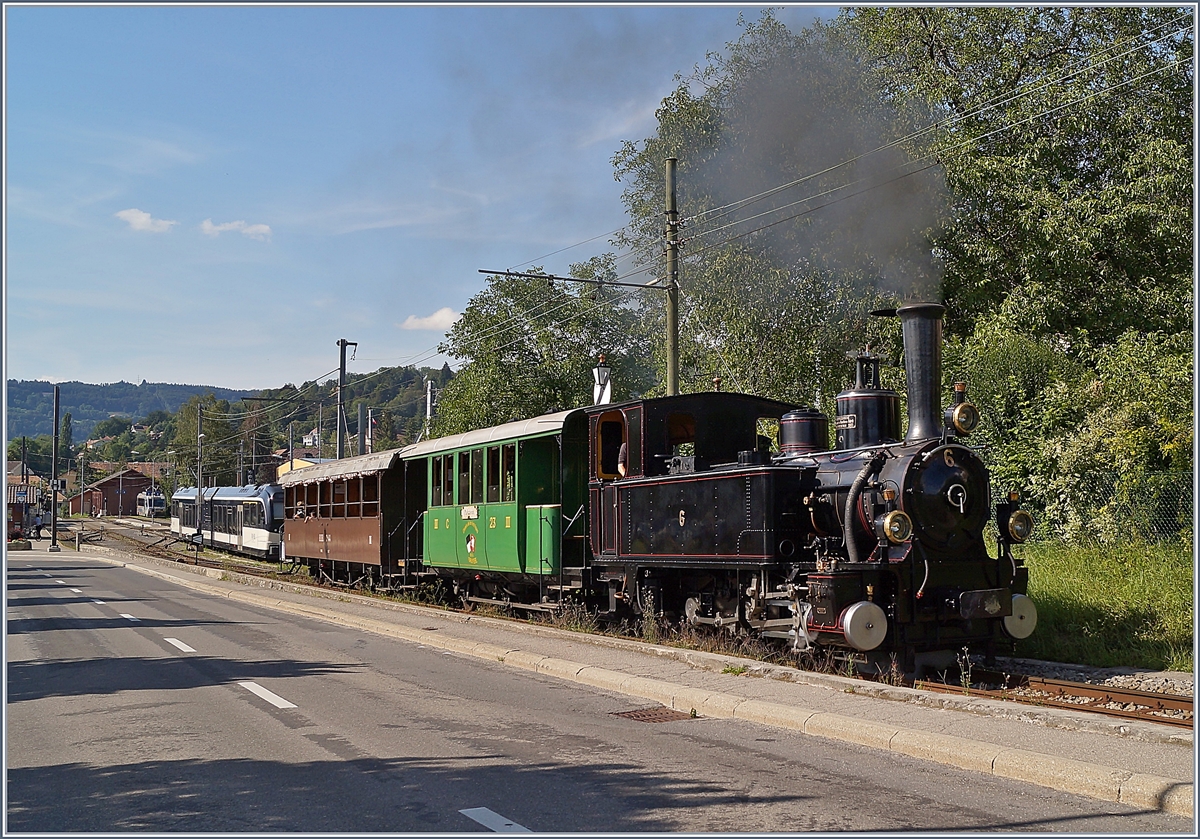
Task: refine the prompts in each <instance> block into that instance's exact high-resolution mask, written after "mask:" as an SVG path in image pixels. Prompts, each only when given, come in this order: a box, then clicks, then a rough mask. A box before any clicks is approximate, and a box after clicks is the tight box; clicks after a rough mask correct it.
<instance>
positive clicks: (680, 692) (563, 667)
mask: <svg viewBox="0 0 1200 839" xmlns="http://www.w3.org/2000/svg"><path fill="white" fill-rule="evenodd" d="M91 558H93V559H96V560H98V561H101V562H105V563H109V564H112V565H117V566H121V567H124V568H128V569H130V570H133V571H138V572H141V573H145V574H149V575H151V576H154V577H159V578H161V579H169V580H171V581H172V582H174V583H177V584H179V585H182V586H184V587H185V588H190V589H193V590H196V591H203V592H205V593H209V594H217V595H220V596H224V597H229V598H230V599H233V600H238V601H241V602H245V603H251V604H254V605H258V606H262V607H266V608H268V609H274V610H276V611H281V612H287V613H289V614H294V615H299V616H302V617H308V618H313V619H317V620H324V621H328V622H331V623H336V624H339V625H342V626H350V627H353V628H356V629H361V630H363V631H367V632H372V633H375V634H378V635H384V636H389V637H394V638H400V639H403V640H407V641H410V642H413V643H416V644H421V645H424V646H428V647H434V648H437V649H442V650H446V651H448V652H453V653H457V654H459V655H465V656H470V657H472V658H478V659H482V660H490V661H494V662H497V663H500V664H503V665H505V666H510V667H515V668H517V669H521V670H526V671H530V672H534V673H540V674H542V675H546V676H551V677H553V678H558V679H563V680H566V681H571V682H575V683H578V684H584V685H588V686H589V687H596V688H600V689H602V690H608V691H612V692H614V693H621V694H624V695H627V696H635V697H638V698H640V699H647V700H652V701H655V702H658V703H660V704H662V705H664V706H666V707H668V708H674V709H676V710H680V711H684V712H690V711H692V710H695V711H696V713H697V714H698V715H699V716H704V717H710V718H714V719H738V720H745V721H747V722H754V723H758V724H762V725H770V726H776V727H780V728H786V729H789V730H792V731H798V732H801V733H803V734H805V735H809V736H816V737H824V738H826V739H830V740H837V741H840V742H846V743H854V744H856V745H860V746H866V747H868V748H875V749H882V750H885V751H894V752H896V753H898V754H904V755H907V756H909V757H913V758H916V759H918V760H929V761H932V762H935V763H941V764H947V765H951V766H955V767H957V768H959V769H965V770H967V771H974V772H980V773H982V774H987V775H992V776H994V777H999V778H1007V779H1010V780H1014V781H1023V782H1026V783H1032V784H1036V785H1038V786H1042V787H1048V788H1050V789H1055V790H1059V791H1061V792H1068V793H1073V794H1076V795H1083V796H1087V797H1089V798H1096V799H1100V800H1103V801H1111V802H1117V803H1122V804H1127V805H1130V806H1135V807H1142V808H1147V809H1155V810H1161V811H1163V812H1167V813H1171V814H1173V815H1177V816H1183V817H1185V818H1192V817H1193V814H1194V811H1195V807H1194V797H1195V788H1194V784H1193V783H1190V782H1186V781H1180V780H1177V779H1174V778H1165V777H1159V776H1155V775H1147V774H1134V773H1131V772H1128V771H1126V770H1122V769H1116V768H1113V767H1111V766H1104V765H1102V764H1096V763H1086V762H1083V761H1077V760H1070V759H1067V758H1060V757H1056V756H1053V755H1047V754H1041V753H1038V752H1031V751H1026V750H1024V749H1011V748H1007V747H1003V746H997V745H995V744H991V743H987V742H984V741H977V740H968V739H964V738H960V737H952V736H949V735H944V734H938V733H933V732H927V731H921V730H919V729H907V728H900V727H894V726H890V725H882V724H880V723H875V722H871V721H868V720H862V719H858V718H855V717H848V716H845V715H842V714H834V713H829V712H818V711H813V710H809V709H805V708H797V707H792V706H787V705H780V704H778V703H773V702H765V701H762V700H756V699H747V698H745V697H741V696H737V695H735V694H727V693H722V692H719V691H710V690H705V689H702V688H692V687H684V686H679V685H674V684H671V683H668V682H664V681H660V680H658V679H651V678H648V677H645V676H634V675H630V674H627V673H620V672H617V671H613V670H606V669H604V668H601V667H596V666H594V665H588V664H583V663H580V662H575V661H569V660H567V659H558V658H552V657H547V656H543V655H539V654H534V653H529V652H525V651H523V650H520V649H507V648H506V647H499V646H496V645H492V644H481V643H479V642H475V641H465V640H462V639H458V638H453V637H451V636H447V635H441V634H439V632H438V631H437V630H436V629H434V630H425V629H421V630H413V629H408V628H407V627H400V626H396V625H395V624H389V623H387V622H385V621H379V620H375V619H371V618H360V617H357V616H352V615H346V614H343V613H339V612H337V611H335V610H334V609H331V608H326V607H323V606H320V605H318V604H316V603H313V604H297V603H292V602H289V601H284V600H281V599H278V598H274V597H271V596H270V595H267V594H258V593H256V592H253V591H237V590H232V591H231V590H226V589H221V588H218V587H215V586H211V585H208V584H207V583H206V582H204V581H202V580H200V579H197V580H189V579H186V578H183V577H179V576H177V575H176V574H171V573H167V572H165V571H159V570H157V569H153V568H147V567H145V566H142V565H136V564H133V563H128V562H125V561H123V560H120V559H110V558H108V557H105V556H93V557H91ZM204 576H205V577H208V578H213V579H222V580H227V581H228V580H230V579H231V578H230V575H229V573H228V572H222V571H218V570H216V569H204Z"/></svg>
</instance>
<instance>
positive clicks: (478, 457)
mask: <svg viewBox="0 0 1200 839" xmlns="http://www.w3.org/2000/svg"><path fill="white" fill-rule="evenodd" d="M482 501H483V449H475V451H473V452H471V503H472V504H479V503H481V502H482Z"/></svg>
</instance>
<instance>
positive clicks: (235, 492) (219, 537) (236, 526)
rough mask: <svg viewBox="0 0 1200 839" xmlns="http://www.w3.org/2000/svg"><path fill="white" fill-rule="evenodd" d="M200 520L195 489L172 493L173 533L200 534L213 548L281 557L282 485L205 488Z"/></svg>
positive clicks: (268, 558) (266, 556)
mask: <svg viewBox="0 0 1200 839" xmlns="http://www.w3.org/2000/svg"><path fill="white" fill-rule="evenodd" d="M200 502H201V503H200V509H199V520H197V508H196V506H197V505H196V488H195V487H184V488H183V489H180V490H178V491H177V492H176V493H175V494H174V495H172V496H171V532H172V533H174V534H176V535H177V536H181V537H183V538H186V539H191V538H193V537H194V536H195V535H196V534H197V533H200V534H201V535H202V537H203V539H204V544H205V545H207V546H209V547H212V548H220V549H221V550H226V551H231V552H233V553H240V554H247V555H248V556H254V557H259V558H261V559H267V560H272V561H274V560H277V559H279V545H280V538H281V537H280V534H281V531H282V530H283V488H282V487H280V486H279V485H278V484H262V485H260V486H253V485H250V486H244V487H205V488H204V494H203V496H201V499H200Z"/></svg>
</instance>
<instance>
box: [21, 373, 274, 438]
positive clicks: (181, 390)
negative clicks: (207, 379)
mask: <svg viewBox="0 0 1200 839" xmlns="http://www.w3.org/2000/svg"><path fill="white" fill-rule="evenodd" d="M58 389H59V413H60V414H66V413H70V414H71V424H72V428H73V431H74V437H75V439H76V440H83V439H85V438H86V437H87V436H88V434H89V433H90V432H91V430H92V428H93V426H95V424H96V423H98V422H100V421H101V420H105V419H108V418H109V417H111V416H123V417H129V418H130V419H131V420H133V419H140V418H141V417H144V416H146V415H147V414H149V413H150V412H151V411H168V412H170V413H172V414H173V413H175V412H176V411H178V410H179V406H180V405H182V404H183V403H184V402H187V401H188V399H190V398H192V397H193V396H195V395H197V394H205V393H212V394H213V395H215V396H216V397H217V398H218V399H228V400H229V401H230V402H236V401H237V400H239V399H241V398H242V397H244V396H253V395H254V394H255V393H256V392H257V391H253V390H230V389H229V388H223V387H211V386H209V385H181V384H165V383H161V382H142V383H141V384H140V385H135V384H131V383H129V382H115V383H113V384H103V385H92V384H86V383H84V382H60V383H59V385H58ZM7 425H8V439H9V440H12V439H14V438H18V437H21V436H26V437H36V436H38V435H39V434H52V433H53V432H54V384H53V383H52V382H42V381H32V382H31V381H19V380H16V379H9V380H8V423H7Z"/></svg>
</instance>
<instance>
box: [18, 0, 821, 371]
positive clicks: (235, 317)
mask: <svg viewBox="0 0 1200 839" xmlns="http://www.w3.org/2000/svg"><path fill="white" fill-rule="evenodd" d="M818 11H823V12H824V13H825V16H828V15H829V14H830V10H828V9H825V10H819V9H818V8H816V7H806V6H793V7H789V8H786V9H784V10H783V11H782V12H780V14H779V17H780V18H781V19H782V20H783V21H785V22H787V23H788V24H789V25H791V26H793V27H794V28H798V27H800V26H803V25H805V24H807V23H808V22H809V21H810V20H811V19H812V18H813V16H814V15H815V14H817V13H818ZM4 13H5V36H6V43H5V84H6V90H5V111H6V114H5V117H6V119H5V140H6V149H5V153H6V154H5V164H6V228H5V234H6V241H5V245H6V253H5V256H6V263H5V292H6V302H7V305H6V330H5V336H6V375H7V377H8V378H18V379H47V380H51V381H68V380H79V381H85V382H114V381H119V380H124V381H132V382H139V381H141V380H142V379H147V380H149V381H167V382H182V383H190V384H210V385H219V386H223V387H236V388H261V387H277V386H279V385H282V384H283V383H285V382H294V383H296V384H299V383H300V382H302V381H305V380H310V379H313V378H317V377H319V376H322V374H325V373H326V372H327V371H329V370H331V369H333V368H335V367H336V366H337V363H338V350H337V346H336V341H337V340H338V339H339V338H346V339H348V340H350V341H357V342H358V350H357V354H356V358H355V360H354V361H353V362H352V363H351V365H350V368H349V369H350V370H351V371H352V372H367V371H372V370H375V369H377V368H379V367H381V366H385V365H386V366H390V365H395V364H406V363H413V362H419V363H422V364H439V365H440V363H441V362H442V361H443V360H444V359H442V358H440V357H430V354H429V352H428V351H429V350H431V349H432V348H433V347H434V346H436V344H437V342H438V341H439V340H440V339H441V338H442V335H443V334H444V332H445V330H446V328H447V327H448V325H449V321H450V319H452V317H453V315H454V313H458V312H461V311H462V310H463V308H464V307H465V305H466V303H467V301H468V300H469V299H470V297H471V296H472V295H473V294H475V293H476V292H478V291H479V290H480V289H482V288H483V287H484V285H485V283H486V280H485V278H484V276H483V275H481V274H479V273H478V269H481V268H486V269H493V268H505V267H509V266H517V265H522V264H525V263H527V262H528V261H530V260H533V259H535V258H537V257H540V256H542V255H544V254H547V253H549V252H552V251H555V250H558V249H560V248H563V247H566V246H569V245H572V244H575V243H577V242H581V241H583V240H586V239H589V238H591V237H594V236H597V235H600V234H604V233H606V232H608V231H611V230H614V229H616V228H618V227H620V226H621V225H622V224H623V223H624V221H625V218H624V213H623V207H622V205H621V202H620V192H621V185H620V184H618V183H617V182H616V181H615V180H614V179H613V172H612V166H611V163H610V160H611V158H612V155H613V153H614V152H616V151H617V149H618V148H619V146H620V143H621V141H622V140H626V139H629V140H641V139H643V138H645V137H647V136H650V135H651V134H652V133H653V131H654V116H653V115H654V109H655V108H656V106H657V105H658V104H659V102H660V100H661V99H662V97H663V96H665V95H666V94H667V93H668V92H669V91H670V90H671V89H672V87H673V85H674V81H673V75H674V74H675V73H677V72H681V73H687V72H689V71H690V70H691V68H692V67H693V65H695V64H697V63H702V62H703V61H704V56H705V52H706V51H708V50H720V49H722V48H723V47H724V45H725V43H726V42H728V41H731V40H734V39H736V37H737V36H738V33H739V29H738V26H737V18H738V14H739V13H742V14H744V15H745V16H746V17H747V19H751V20H752V19H755V18H757V16H758V7H753V6H715V5H704V6H679V5H671V6H624V7H622V6H604V7H580V6H575V7H570V6H564V7H535V8H530V7H515V6H514V7H503V6H475V7H468V6H441V7H406V6H366V7H299V6H297V7H277V6H276V7H272V6H264V7H247V6H217V7H196V6H166V7H153V8H151V7H142V6H123V7H58V8H52V7H36V6H35V7H14V6H11V5H10V6H6V7H5V9H4ZM607 249H608V248H607V246H606V244H605V242H604V240H603V239H601V240H599V241H596V242H594V243H591V244H588V245H585V246H583V247H579V248H574V249H571V250H569V251H567V252H565V253H562V254H558V255H556V256H553V257H549V258H547V259H544V260H541V262H542V264H543V265H544V266H545V268H546V270H548V271H552V272H558V273H564V272H565V271H566V270H567V265H568V264H569V263H570V262H578V261H583V260H585V259H587V258H588V257H590V256H593V255H595V254H597V253H600V252H602V251H604V250H607Z"/></svg>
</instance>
